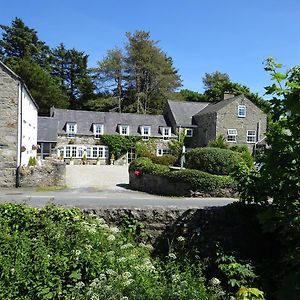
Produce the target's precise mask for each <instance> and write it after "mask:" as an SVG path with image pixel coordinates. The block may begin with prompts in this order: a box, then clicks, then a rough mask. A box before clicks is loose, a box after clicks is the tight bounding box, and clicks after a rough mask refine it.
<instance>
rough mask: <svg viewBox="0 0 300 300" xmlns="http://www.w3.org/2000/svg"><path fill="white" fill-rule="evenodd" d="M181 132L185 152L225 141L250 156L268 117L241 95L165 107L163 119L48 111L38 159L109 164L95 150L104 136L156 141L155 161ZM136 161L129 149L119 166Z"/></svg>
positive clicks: (102, 151)
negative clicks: (244, 148)
mask: <svg viewBox="0 0 300 300" xmlns="http://www.w3.org/2000/svg"><path fill="white" fill-rule="evenodd" d="M182 130H183V131H184V133H185V135H186V137H187V141H188V145H187V148H194V147H204V146H207V145H208V142H209V141H210V140H214V139H216V138H217V137H218V136H219V135H223V136H224V137H225V139H226V141H227V142H228V143H229V144H246V145H247V146H248V147H249V149H250V150H253V147H254V146H255V145H256V144H257V143H259V142H261V141H263V140H264V137H265V132H266V115H265V114H264V113H263V112H262V111H261V110H260V109H259V108H258V107H257V106H256V105H254V104H253V103H252V102H251V101H250V100H248V99H247V98H246V97H244V96H243V95H239V96H234V95H226V98H225V99H224V100H222V101H220V102H218V103H216V104H213V103H208V102H180V101H171V100H169V101H167V104H166V107H165V110H164V114H163V115H141V114H132V113H115V112H96V111H80V110H66V109H56V108H52V109H51V113H50V117H39V126H38V143H39V145H40V155H41V157H42V158H45V157H47V156H49V155H50V154H51V153H57V155H58V156H60V157H63V158H64V159H66V160H67V161H68V160H69V159H71V158H72V159H77V160H78V159H82V157H83V156H84V155H85V156H86V158H87V159H88V160H89V161H90V162H91V163H95V162H96V160H100V161H101V163H103V164H104V163H107V162H108V161H109V158H110V154H109V153H108V147H107V146H106V145H101V144H99V138H100V136H101V135H103V134H117V135H123V136H139V137H141V138H142V139H143V140H148V139H149V138H152V139H154V140H155V141H156V147H157V148H156V155H157V156H162V155H164V154H167V153H169V152H170V151H169V140H170V139H173V138H177V137H178V134H179V132H180V131H182ZM134 157H135V152H134V149H131V150H130V151H129V152H128V153H127V155H126V156H125V157H123V160H122V161H123V162H124V161H125V162H126V163H130V162H131V161H132V160H133V159H134Z"/></svg>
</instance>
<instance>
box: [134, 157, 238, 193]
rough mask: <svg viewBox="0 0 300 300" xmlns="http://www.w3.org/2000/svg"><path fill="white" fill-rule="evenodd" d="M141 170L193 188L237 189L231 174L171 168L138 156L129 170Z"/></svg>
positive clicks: (207, 189)
mask: <svg viewBox="0 0 300 300" xmlns="http://www.w3.org/2000/svg"><path fill="white" fill-rule="evenodd" d="M136 170H139V171H141V172H142V174H151V175H158V176H164V177H167V178H169V179H170V180H171V181H175V182H178V183H180V182H184V183H187V184H190V185H191V188H192V189H193V190H199V191H203V192H211V191H215V190H218V189H235V188H236V182H235V181H234V179H232V178H231V177H230V176H222V175H213V174H209V173H206V172H203V171H199V170H192V169H180V170H171V169H170V168H168V167H167V166H164V165H158V164H154V163H152V161H151V159H149V158H144V157H141V158H138V159H136V160H135V161H134V162H132V163H131V164H130V166H129V171H131V172H133V171H136Z"/></svg>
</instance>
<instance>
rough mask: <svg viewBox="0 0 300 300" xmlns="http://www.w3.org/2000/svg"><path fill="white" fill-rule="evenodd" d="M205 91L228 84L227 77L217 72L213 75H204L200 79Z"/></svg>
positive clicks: (228, 79)
mask: <svg viewBox="0 0 300 300" xmlns="http://www.w3.org/2000/svg"><path fill="white" fill-rule="evenodd" d="M202 82H203V84H204V88H205V90H212V89H213V88H214V87H215V86H216V85H219V84H223V83H225V82H230V78H229V75H228V74H226V73H221V72H219V71H216V72H213V73H205V75H204V77H203V78H202Z"/></svg>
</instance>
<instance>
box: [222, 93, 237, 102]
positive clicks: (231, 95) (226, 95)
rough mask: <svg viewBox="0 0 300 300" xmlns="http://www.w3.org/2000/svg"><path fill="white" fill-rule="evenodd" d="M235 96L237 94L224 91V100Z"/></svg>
mask: <svg viewBox="0 0 300 300" xmlns="http://www.w3.org/2000/svg"><path fill="white" fill-rule="evenodd" d="M233 97H235V94H233V93H230V92H224V95H223V100H226V99H230V98H233Z"/></svg>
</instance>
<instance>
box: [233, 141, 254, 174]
mask: <svg viewBox="0 0 300 300" xmlns="http://www.w3.org/2000/svg"><path fill="white" fill-rule="evenodd" d="M229 149H230V150H231V151H234V152H237V153H240V155H241V157H242V159H243V160H244V162H245V164H246V165H247V167H248V168H249V169H252V168H253V164H254V161H253V156H252V155H251V152H250V150H249V148H248V147H247V145H234V146H231V147H230V148H229Z"/></svg>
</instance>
